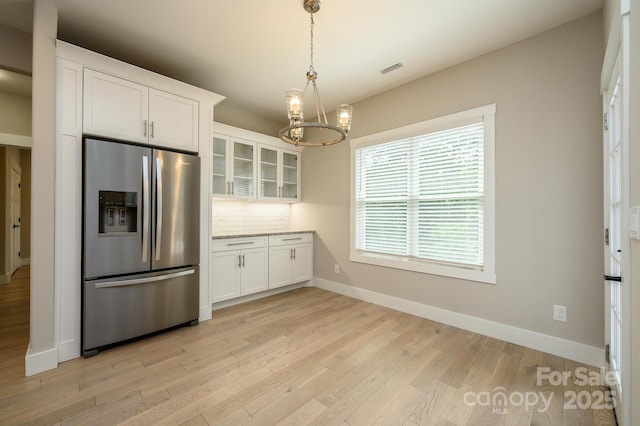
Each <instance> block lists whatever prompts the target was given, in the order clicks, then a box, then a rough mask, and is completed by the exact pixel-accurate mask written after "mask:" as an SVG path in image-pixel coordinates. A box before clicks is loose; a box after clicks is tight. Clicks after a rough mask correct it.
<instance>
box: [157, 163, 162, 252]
mask: <svg viewBox="0 0 640 426" xmlns="http://www.w3.org/2000/svg"><path fill="white" fill-rule="evenodd" d="M161 247H162V161H161V160H160V158H158V157H156V261H159V260H160V248H161Z"/></svg>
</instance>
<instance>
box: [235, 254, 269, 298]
mask: <svg viewBox="0 0 640 426" xmlns="http://www.w3.org/2000/svg"><path fill="white" fill-rule="evenodd" d="M268 267H269V265H268V263H267V249H266V248H260V249H255V250H243V251H242V268H241V269H240V294H242V295H245V294H251V293H255V292H257V291H262V290H266V289H267V276H268Z"/></svg>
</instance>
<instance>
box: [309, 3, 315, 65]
mask: <svg viewBox="0 0 640 426" xmlns="http://www.w3.org/2000/svg"><path fill="white" fill-rule="evenodd" d="M309 16H310V17H311V25H310V26H309V28H310V29H311V30H310V32H311V43H310V44H311V49H309V50H310V51H311V64H310V65H309V71H310V73H311V74H313V73H314V72H315V69H314V68H313V24H314V22H313V13H310V14H309Z"/></svg>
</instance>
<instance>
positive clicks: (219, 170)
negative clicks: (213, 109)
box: [211, 123, 302, 203]
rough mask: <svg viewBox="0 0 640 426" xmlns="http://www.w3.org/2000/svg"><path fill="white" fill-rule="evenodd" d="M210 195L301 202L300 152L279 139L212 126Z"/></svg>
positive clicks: (246, 131) (224, 126)
mask: <svg viewBox="0 0 640 426" xmlns="http://www.w3.org/2000/svg"><path fill="white" fill-rule="evenodd" d="M214 132H215V133H214V136H213V143H212V148H211V157H212V158H211V170H212V195H213V196H214V197H216V198H234V199H238V198H239V199H250V200H256V199H257V200H262V201H274V202H286V203H296V202H299V201H301V185H300V177H301V167H300V165H301V156H302V152H301V151H302V149H301V148H300V149H297V148H291V147H289V145H287V144H285V143H284V142H282V141H280V140H279V139H277V138H275V137H272V136H267V135H263V134H260V133H255V132H252V131H249V130H245V129H239V128H237V127H232V126H228V125H225V124H221V123H214Z"/></svg>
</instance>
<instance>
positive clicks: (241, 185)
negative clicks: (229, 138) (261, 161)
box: [233, 142, 254, 197]
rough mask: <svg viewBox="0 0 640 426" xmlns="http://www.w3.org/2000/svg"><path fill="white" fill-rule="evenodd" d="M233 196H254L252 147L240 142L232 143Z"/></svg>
mask: <svg viewBox="0 0 640 426" xmlns="http://www.w3.org/2000/svg"><path fill="white" fill-rule="evenodd" d="M233 195H236V196H239V197H252V196H253V195H254V189H253V146H252V145H249V144H244V143H242V142H234V143H233Z"/></svg>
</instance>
